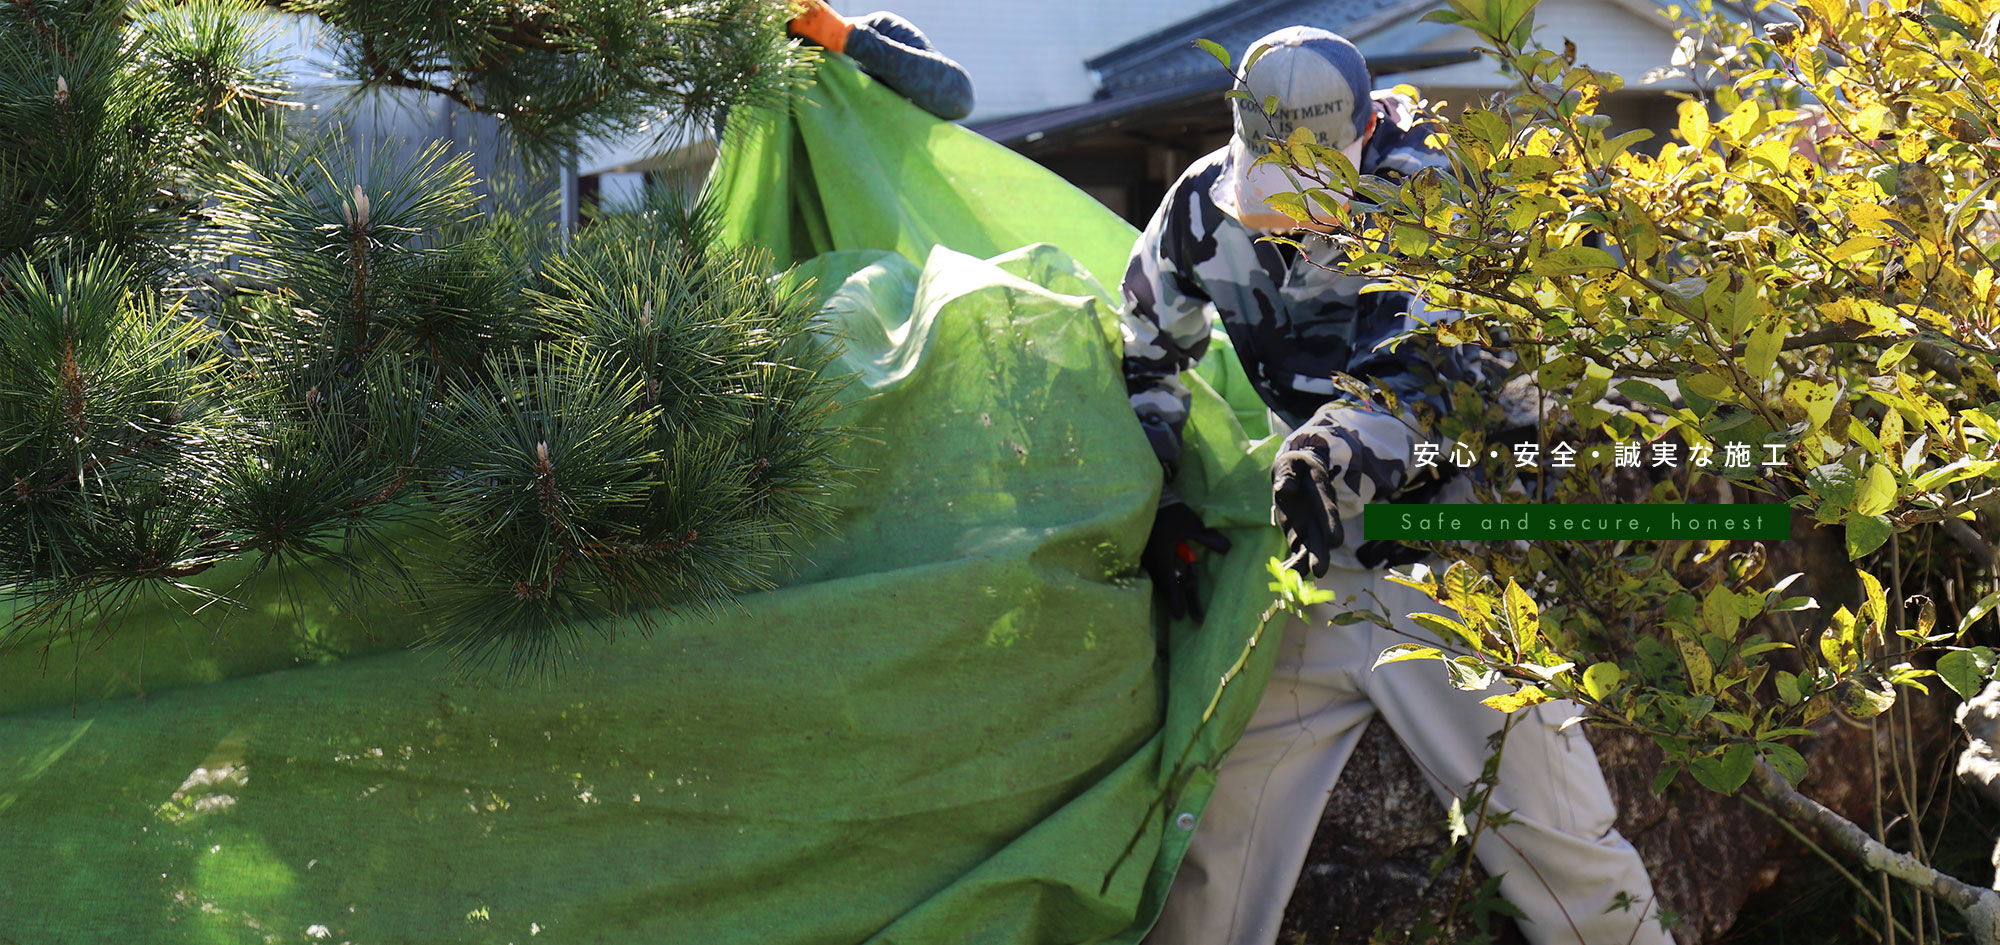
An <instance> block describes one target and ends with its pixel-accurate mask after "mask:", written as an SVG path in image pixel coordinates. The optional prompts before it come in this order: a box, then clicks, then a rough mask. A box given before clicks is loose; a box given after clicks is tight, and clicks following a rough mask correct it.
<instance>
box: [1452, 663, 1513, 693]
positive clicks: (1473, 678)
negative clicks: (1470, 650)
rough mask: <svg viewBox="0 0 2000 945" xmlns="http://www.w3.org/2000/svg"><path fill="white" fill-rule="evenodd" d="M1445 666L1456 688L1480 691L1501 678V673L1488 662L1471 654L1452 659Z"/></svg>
mask: <svg viewBox="0 0 2000 945" xmlns="http://www.w3.org/2000/svg"><path fill="white" fill-rule="evenodd" d="M1444 668H1445V671H1446V673H1447V674H1448V675H1449V676H1450V678H1451V684H1452V686H1453V687H1454V688H1457V689H1466V690H1470V691H1473V692H1478V691H1480V690H1482V689H1485V688H1487V687H1488V686H1491V685H1493V683H1494V681H1495V680H1497V679H1499V678H1500V674H1499V673H1496V672H1494V671H1493V670H1492V669H1489V668H1488V667H1487V666H1486V664H1484V663H1481V662H1480V661H1479V660H1478V659H1476V658H1474V657H1470V656H1461V657H1459V658H1457V659H1455V660H1452V661H1451V662H1448V663H1446V664H1444Z"/></svg>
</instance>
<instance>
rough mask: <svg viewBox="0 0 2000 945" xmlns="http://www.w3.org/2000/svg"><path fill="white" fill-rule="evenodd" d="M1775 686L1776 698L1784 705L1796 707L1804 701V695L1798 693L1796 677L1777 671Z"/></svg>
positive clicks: (1797, 678) (1797, 679)
mask: <svg viewBox="0 0 2000 945" xmlns="http://www.w3.org/2000/svg"><path fill="white" fill-rule="evenodd" d="M1777 686H1778V698H1780V699H1783V700H1784V701H1785V704H1786V705H1798V704H1799V703H1801V702H1804V701H1805V696H1804V694H1803V693H1801V692H1799V677H1798V676H1796V675H1794V674H1792V673H1789V672H1787V671H1785V670H1782V669H1781V670H1778V680H1777Z"/></svg>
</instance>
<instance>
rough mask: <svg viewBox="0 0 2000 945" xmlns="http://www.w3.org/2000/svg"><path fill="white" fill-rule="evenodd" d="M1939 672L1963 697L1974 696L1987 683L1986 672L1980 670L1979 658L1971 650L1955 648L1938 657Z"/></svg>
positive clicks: (1952, 688)
mask: <svg viewBox="0 0 2000 945" xmlns="http://www.w3.org/2000/svg"><path fill="white" fill-rule="evenodd" d="M1937 672H1938V676H1939V677H1940V678H1942V679H1943V680H1944V684H1945V685H1947V686H1950V687H1951V691H1953V692H1955V693H1958V697H1959V698H1961V699H1970V698H1972V697H1973V695H1975V694H1976V693H1978V692H1979V690H1980V689H1981V688H1982V687H1984V686H1985V685H1986V674H1985V673H1982V672H1980V670H1979V659H1978V658H1977V657H1975V656H1973V655H1972V651H1970V650H1953V651H1951V652H1949V653H1946V654H1945V655H1943V656H1940V657H1938V661H1937Z"/></svg>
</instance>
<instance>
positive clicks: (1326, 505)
mask: <svg viewBox="0 0 2000 945" xmlns="http://www.w3.org/2000/svg"><path fill="white" fill-rule="evenodd" d="M1296 439H1297V436H1296V435H1294V437H1293V439H1292V440H1287V441H1285V449H1284V451H1283V452H1280V453H1279V454H1278V459H1277V462H1276V464H1275V465H1274V466H1273V467H1272V471H1273V479H1272V482H1271V499H1272V503H1273V505H1274V506H1275V508H1276V510H1277V516H1278V527H1279V528H1282V529H1284V532H1285V547H1286V548H1287V549H1288V552H1289V553H1288V554H1287V555H1286V557H1285V566H1286V567H1288V568H1291V569H1292V570H1294V571H1297V572H1299V573H1300V574H1311V575H1312V576H1313V577H1316V578H1319V577H1325V576H1326V569H1327V567H1328V565H1329V563H1330V561H1331V556H1332V551H1333V549H1335V548H1338V547H1340V544H1341V524H1340V516H1339V512H1337V511H1336V510H1337V509H1338V508H1339V505H1340V503H1339V501H1338V500H1337V499H1336V498H1335V497H1334V494H1333V489H1334V483H1335V479H1336V477H1338V476H1339V475H1340V473H1341V468H1340V467H1339V466H1338V465H1334V466H1332V468H1330V469H1329V468H1328V467H1329V457H1328V456H1327V454H1326V451H1325V450H1323V449H1316V448H1315V447H1317V446H1318V445H1319V444H1317V443H1306V444H1301V445H1300V446H1299V448H1294V444H1293V440H1296Z"/></svg>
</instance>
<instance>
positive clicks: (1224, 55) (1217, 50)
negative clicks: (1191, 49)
mask: <svg viewBox="0 0 2000 945" xmlns="http://www.w3.org/2000/svg"><path fill="white" fill-rule="evenodd" d="M1194 44H1195V45H1196V46H1200V47H1201V48H1203V49H1205V50H1207V51H1208V54H1209V55H1211V56H1214V57H1215V61H1216V62H1219V63H1222V68H1224V69H1227V68H1229V62H1230V60H1229V50H1227V49H1224V48H1222V44H1220V43H1217V42H1216V41H1214V40H1212V39H1197V40H1195V41H1194ZM1244 68H1246V69H1247V68H1249V67H1248V66H1245V67H1244Z"/></svg>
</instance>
